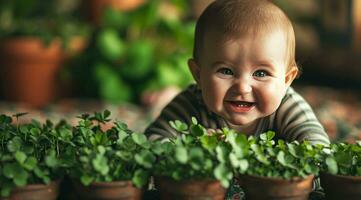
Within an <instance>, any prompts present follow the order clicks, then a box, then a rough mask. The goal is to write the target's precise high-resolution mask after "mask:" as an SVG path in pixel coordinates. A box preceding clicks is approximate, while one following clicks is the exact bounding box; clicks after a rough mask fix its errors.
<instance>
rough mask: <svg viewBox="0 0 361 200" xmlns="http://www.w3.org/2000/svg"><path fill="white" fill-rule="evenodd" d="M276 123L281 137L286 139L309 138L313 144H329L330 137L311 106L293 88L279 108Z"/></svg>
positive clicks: (300, 139) (299, 139) (289, 90)
mask: <svg viewBox="0 0 361 200" xmlns="http://www.w3.org/2000/svg"><path fill="white" fill-rule="evenodd" d="M275 123H276V127H277V132H278V133H279V134H280V137H281V138H283V139H285V140H286V141H293V140H298V141H303V140H308V141H310V142H311V143H312V144H325V145H327V144H329V143H330V141H329V138H328V135H327V133H326V132H325V130H324V128H323V127H322V125H321V123H320V122H319V121H318V120H317V118H316V116H315V114H314V112H313V110H312V108H311V106H310V105H309V104H308V103H307V102H306V101H305V100H304V99H303V98H302V97H301V96H300V95H299V94H298V93H296V92H295V91H294V90H293V88H289V89H288V91H287V93H286V95H285V97H284V99H283V100H282V103H281V105H280V107H279V109H278V110H277V111H276V117H275Z"/></svg>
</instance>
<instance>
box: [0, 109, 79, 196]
mask: <svg viewBox="0 0 361 200" xmlns="http://www.w3.org/2000/svg"><path fill="white" fill-rule="evenodd" d="M21 115H24V113H20V114H16V115H14V116H13V117H14V118H16V119H18V118H19V117H20V116H21ZM71 138H72V132H71V128H70V126H69V125H68V124H67V123H66V122H65V121H60V122H59V123H58V124H57V125H54V124H53V123H52V122H50V121H49V120H47V121H46V123H44V124H41V123H40V122H38V121H36V120H32V122H31V123H24V124H19V123H18V122H17V120H16V121H15V122H13V118H12V117H10V116H7V115H0V192H1V195H0V196H2V197H6V196H9V195H10V193H11V191H12V189H13V188H15V187H20V186H25V185H28V184H48V183H49V182H51V181H54V180H60V179H61V178H62V177H63V175H64V173H65V170H66V168H68V167H70V165H71V164H70V163H71V162H69V158H70V157H71V155H72V154H73V153H72V152H71V149H69V148H67V147H68V146H70V145H72V144H71V143H72V142H71Z"/></svg>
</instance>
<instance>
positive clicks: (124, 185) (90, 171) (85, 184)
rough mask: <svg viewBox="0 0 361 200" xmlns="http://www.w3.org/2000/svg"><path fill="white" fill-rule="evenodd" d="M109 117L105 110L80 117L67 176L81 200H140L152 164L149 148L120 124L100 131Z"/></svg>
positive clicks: (145, 141) (139, 136) (74, 132)
mask: <svg viewBox="0 0 361 200" xmlns="http://www.w3.org/2000/svg"><path fill="white" fill-rule="evenodd" d="M109 116H110V112H109V111H107V110H105V111H104V112H103V113H97V112H96V113H94V115H89V114H83V115H81V116H80V121H79V123H78V125H77V126H76V127H74V130H73V134H74V144H75V146H74V147H75V148H76V149H75V155H74V157H75V163H73V168H72V169H71V170H70V173H69V174H70V177H71V178H72V180H73V183H74V187H75V190H76V191H77V194H78V197H79V198H81V199H140V198H141V193H142V191H141V187H142V186H144V185H146V184H147V183H148V178H149V176H150V170H151V168H152V166H153V163H154V162H155V156H154V155H153V154H152V153H151V151H150V147H151V145H150V143H149V141H148V140H147V139H146V137H145V135H143V134H139V133H135V132H133V131H131V130H129V129H128V128H127V126H126V125H125V124H124V123H122V122H114V126H113V127H111V128H108V129H107V130H104V129H103V128H102V127H101V124H104V123H107V122H109V121H110V119H109V118H108V117H109Z"/></svg>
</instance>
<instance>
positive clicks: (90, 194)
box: [73, 181, 142, 200]
mask: <svg viewBox="0 0 361 200" xmlns="http://www.w3.org/2000/svg"><path fill="white" fill-rule="evenodd" d="M73 185H74V187H75V190H76V193H77V196H78V197H79V198H80V199H94V200H96V199H99V200H125V199H126V200H140V199H141V196H142V191H141V189H138V188H136V187H135V186H133V184H132V182H131V181H115V182H98V183H92V184H90V185H89V186H84V185H82V184H81V183H80V182H77V181H74V182H73Z"/></svg>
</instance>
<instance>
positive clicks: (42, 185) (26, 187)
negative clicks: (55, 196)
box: [14, 179, 61, 191]
mask: <svg viewBox="0 0 361 200" xmlns="http://www.w3.org/2000/svg"><path fill="white" fill-rule="evenodd" d="M60 182H61V179H58V180H53V181H50V182H49V183H48V184H45V183H35V184H31V183H30V184H27V185H24V186H20V187H16V188H14V191H17V190H39V189H43V188H46V187H48V186H57V185H59V184H60Z"/></svg>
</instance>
